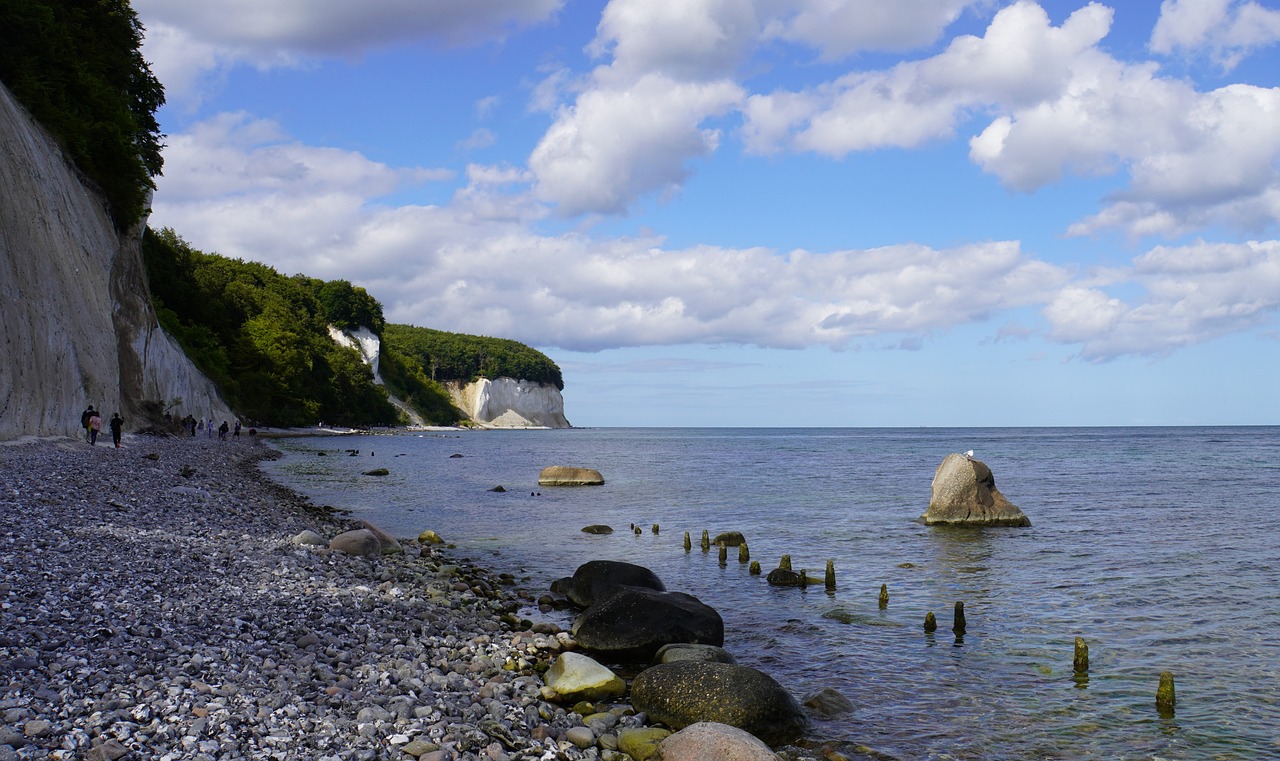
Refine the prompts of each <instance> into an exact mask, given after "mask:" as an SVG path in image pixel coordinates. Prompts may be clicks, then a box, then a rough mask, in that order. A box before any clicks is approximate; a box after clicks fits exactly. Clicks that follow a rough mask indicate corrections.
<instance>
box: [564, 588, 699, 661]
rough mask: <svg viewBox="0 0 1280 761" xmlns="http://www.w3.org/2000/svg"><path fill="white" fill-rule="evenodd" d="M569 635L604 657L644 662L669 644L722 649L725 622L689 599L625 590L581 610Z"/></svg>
mask: <svg viewBox="0 0 1280 761" xmlns="http://www.w3.org/2000/svg"><path fill="white" fill-rule="evenodd" d="M570 634H572V635H573V638H574V640H575V641H577V643H578V645H579V646H581V647H582V648H584V649H586V650H588V651H591V652H593V653H597V654H600V655H602V656H605V657H607V658H610V659H614V660H619V661H628V660H644V661H647V660H650V659H652V658H653V656H654V654H655V653H657V652H658V650H659V648H661V647H662V646H663V645H669V644H671V643H673V642H691V643H695V644H707V645H717V646H721V645H724V621H723V619H721V618H720V614H719V613H717V612H716V610H715V609H714V608H712V607H711V606H709V605H704V604H703V603H702V602H701V601H699V600H698V598H696V597H694V596H693V595H690V594H685V593H684V592H662V591H658V590H656V589H648V588H644V587H626V586H624V587H617V588H615V589H614V590H613V591H612V592H610V593H609V594H607V595H605V596H604V597H600V598H597V599H596V602H595V604H594V605H592V606H591V607H589V608H587V609H586V610H584V611H582V613H580V614H579V615H578V617H577V618H576V619H574V622H573V627H572V628H571V629H570Z"/></svg>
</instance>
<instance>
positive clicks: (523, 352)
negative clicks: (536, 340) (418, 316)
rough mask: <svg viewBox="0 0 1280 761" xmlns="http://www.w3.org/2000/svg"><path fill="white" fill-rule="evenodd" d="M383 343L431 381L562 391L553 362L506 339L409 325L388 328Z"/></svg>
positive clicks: (561, 382) (557, 369)
mask: <svg viewBox="0 0 1280 761" xmlns="http://www.w3.org/2000/svg"><path fill="white" fill-rule="evenodd" d="M382 338H383V343H384V344H385V345H387V346H390V347H391V348H393V349H394V350H395V351H396V352H398V353H400V354H403V355H406V356H409V357H412V358H413V359H414V360H415V361H416V362H418V363H419V364H420V365H421V367H422V369H423V371H424V372H425V373H427V375H428V376H429V377H430V378H431V379H432V380H437V381H451V380H456V381H463V382H470V381H474V380H477V379H479V378H517V379H524V380H529V381H533V382H535V383H549V384H554V385H555V387H556V388H558V389H560V390H561V391H563V390H564V379H563V378H562V377H561V375H560V368H559V367H558V366H557V365H556V363H555V362H552V361H551V359H550V358H549V357H548V356H547V355H545V354H543V353H542V352H540V351H537V350H536V349H532V348H530V347H528V346H525V345H524V344H522V343H518V342H516V341H511V340H508V339H505V338H489V337H486V336H469V335H464V334H462V333H447V332H445V331H442V330H432V329H430V328H418V327H414V326H412V325H388V326H387V328H386V330H385V331H383V333H382Z"/></svg>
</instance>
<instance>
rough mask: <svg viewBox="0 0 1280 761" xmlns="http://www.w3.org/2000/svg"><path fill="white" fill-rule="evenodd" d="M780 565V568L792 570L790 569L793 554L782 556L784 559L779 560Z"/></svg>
mask: <svg viewBox="0 0 1280 761" xmlns="http://www.w3.org/2000/svg"><path fill="white" fill-rule="evenodd" d="M778 567H779V568H785V569H786V570H788V571H790V570H791V556H790V555H783V556H782V559H781V560H779V561H778Z"/></svg>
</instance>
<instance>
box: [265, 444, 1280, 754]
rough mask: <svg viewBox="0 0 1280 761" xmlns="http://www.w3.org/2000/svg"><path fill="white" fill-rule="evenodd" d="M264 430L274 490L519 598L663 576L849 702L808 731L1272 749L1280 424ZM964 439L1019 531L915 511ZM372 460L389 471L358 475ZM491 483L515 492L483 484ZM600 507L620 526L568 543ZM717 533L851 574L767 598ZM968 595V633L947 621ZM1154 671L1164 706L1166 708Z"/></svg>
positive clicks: (911, 740) (803, 677) (981, 750)
mask: <svg viewBox="0 0 1280 761" xmlns="http://www.w3.org/2000/svg"><path fill="white" fill-rule="evenodd" d="M275 444H276V446H278V447H279V448H280V449H281V450H283V451H284V452H285V453H286V456H285V457H284V458H282V459H281V460H279V461H277V462H274V463H271V464H269V465H268V466H267V470H268V472H269V473H270V474H271V475H272V476H273V477H275V478H276V479H277V480H279V481H281V482H283V483H286V484H288V485H289V486H292V487H294V488H295V489H297V490H299V491H301V492H303V493H305V494H308V495H309V496H311V497H312V498H313V499H314V500H315V501H317V502H319V503H321V504H327V505H332V506H334V507H341V508H346V509H349V510H351V511H353V512H354V513H355V514H356V515H357V516H359V517H365V518H368V519H369V520H371V521H373V522H375V523H377V524H379V525H381V526H382V527H383V528H385V529H387V530H388V531H390V532H391V533H393V534H396V535H399V536H416V535H417V534H418V532H419V531H421V530H422V529H426V528H432V529H435V530H436V531H438V532H439V533H440V534H441V535H443V536H444V537H445V538H446V539H448V540H449V541H452V542H456V543H457V544H458V545H459V548H460V550H459V553H460V554H462V555H465V556H467V557H470V558H471V559H472V560H474V561H476V562H478V563H479V564H481V565H484V566H485V567H488V568H490V569H492V570H494V571H506V572H511V573H515V574H516V575H517V576H520V577H522V578H523V577H527V581H525V582H523V584H524V586H526V587H527V588H529V589H531V590H546V589H547V587H548V586H549V585H550V583H551V581H552V580H553V579H555V578H557V577H560V576H567V575H569V574H571V573H572V572H573V570H574V568H576V567H577V566H578V565H579V564H580V563H583V562H585V561H587V560H592V559H597V558H603V559H613V560H626V561H629V562H634V563H638V564H641V565H644V566H647V567H649V568H651V569H653V570H654V571H655V572H656V573H657V574H658V575H659V576H660V577H661V578H662V579H663V581H664V582H665V583H666V585H667V588H668V589H671V590H675V591H682V592H689V593H691V594H693V595H695V596H697V597H698V598H699V599H701V600H702V601H703V602H704V603H707V604H709V605H711V606H712V607H714V608H716V610H718V611H719V612H720V614H721V615H722V616H723V618H724V621H725V646H726V648H728V649H729V650H730V651H731V652H733V653H734V654H735V656H736V657H737V658H738V660H739V662H740V663H743V664H745V665H749V666H754V667H756V668H759V669H761V670H763V671H765V672H767V673H769V674H771V675H772V676H774V677H775V678H776V679H778V681H780V682H781V683H782V684H783V685H785V686H786V687H787V688H788V689H789V690H790V691H791V692H792V693H793V694H795V695H796V696H797V697H803V696H804V695H806V694H808V693H809V692H812V691H815V690H817V689H820V688H822V687H834V688H836V689H838V690H839V691H840V692H842V693H843V694H845V695H846V696H847V697H849V698H850V699H851V700H852V701H853V703H854V705H855V706H856V710H855V711H854V712H853V713H852V714H850V715H846V716H843V717H841V718H840V719H839V720H836V721H831V722H825V723H821V724H818V725H816V726H815V728H814V732H813V735H814V736H815V737H817V738H819V739H824V740H828V739H833V740H846V741H850V742H856V743H862V744H865V745H868V746H870V747H872V748H874V749H876V750H879V751H882V752H885V753H888V754H891V755H893V756H896V757H898V758H902V759H1156V758H1159V759H1171V760H1172V759H1267V758H1271V759H1276V758H1280V428H1276V427H1263V428H1248V427H1243V428H1240V427H1232V428H997V429H973V428H965V429H936V428H934V429H899V428H890V429H856V428H853V429H776V428H770V429H746V428H720V429H679V428H673V429H654V428H631V429H617V428H614V429H574V430H559V431H477V432H445V433H436V432H425V433H401V434H392V435H379V436H352V437H342V438H304V439H286V440H277V441H276V442H275ZM346 449H358V450H359V451H360V455H359V456H358V457H349V456H346V454H345V452H344V451H343V450H346ZM967 449H974V450H976V454H975V457H976V458H977V459H980V460H982V461H983V462H985V463H986V464H987V465H989V466H990V467H991V470H992V472H993V473H994V474H995V478H996V485H997V486H998V487H999V488H1000V490H1001V491H1002V492H1003V493H1004V495H1005V496H1006V497H1007V498H1008V499H1009V500H1010V501H1011V502H1013V503H1014V504H1016V505H1018V506H1019V507H1021V508H1022V510H1023V511H1024V512H1025V513H1026V514H1027V515H1028V517H1030V518H1031V522H1032V527H1031V528H1023V529H1016V528H1004V529H973V530H968V529H966V530H957V529H943V528H929V527H925V526H922V525H920V524H918V523H915V522H914V521H915V519H917V518H918V517H920V515H921V514H922V513H923V512H924V510H925V508H926V507H927V505H928V501H929V486H930V481H931V480H932V478H933V473H934V470H935V469H936V468H937V466H938V464H939V463H940V462H941V461H942V458H943V457H945V456H946V455H947V454H948V453H949V452H962V451H965V450H967ZM320 450H324V451H327V452H328V453H329V456H327V457H320V456H318V455H317V452H318V451H320ZM454 454H460V455H462V457H451V455H454ZM371 455H372V456H371ZM546 465H576V466H583V467H591V468H596V469H598V470H600V471H601V472H602V473H603V474H604V476H605V480H606V482H607V483H606V484H605V485H604V486H601V487H580V488H558V489H557V488H544V487H539V486H537V476H538V472H539V470H541V469H542V467H544V466H546ZM373 467H386V468H388V469H390V471H391V475H390V476H388V477H384V478H374V477H367V476H361V475H360V473H361V472H362V471H365V470H369V469H371V468H373ZM497 485H502V486H504V487H505V488H506V489H507V490H508V491H507V492H506V493H496V492H491V491H488V490H489V489H490V488H492V487H494V486H497ZM533 492H538V493H540V496H534V495H533V494H532V493H533ZM593 523H606V524H609V525H611V526H613V527H614V529H615V530H616V533H614V534H612V535H607V536H593V535H587V534H583V533H581V531H580V529H581V528H582V527H583V526H586V525H588V524H593ZM633 523H634V524H637V525H640V526H643V527H644V532H643V533H642V534H641V535H638V536H637V535H634V534H633V533H632V532H631V531H630V530H629V529H630V526H631V524H633ZM655 523H656V524H659V525H660V527H661V531H660V533H658V534H656V535H655V534H654V533H652V532H651V530H650V526H651V525H652V524H655ZM704 530H707V531H709V532H710V533H711V535H712V536H714V535H715V534H717V533H719V532H722V531H729V530H736V531H741V532H742V533H743V534H745V535H746V537H747V540H748V543H749V545H750V550H751V557H752V558H753V559H758V560H760V562H761V565H762V566H763V567H764V569H765V572H766V573H767V571H768V570H769V569H771V568H774V567H776V566H777V564H778V560H779V558H780V557H781V556H782V555H783V554H789V555H791V558H792V565H793V566H794V567H795V568H796V569H797V570H799V569H800V568H807V569H809V570H810V572H811V573H812V574H814V575H817V576H819V577H821V575H822V572H823V569H824V567H825V565H826V562H827V561H828V560H834V561H835V568H836V573H837V581H838V587H837V589H836V590H835V591H834V592H829V591H827V590H825V589H823V587H822V586H821V585H818V586H816V587H810V588H808V589H806V590H800V589H782V588H774V587H770V586H769V585H768V584H767V583H766V582H765V581H764V579H763V578H762V577H753V576H750V575H749V574H748V572H747V565H746V564H741V563H739V562H738V557H737V553H736V551H734V550H732V549H731V550H730V552H729V557H728V562H727V563H726V564H725V565H724V566H721V565H720V563H719V562H718V553H717V552H716V550H715V549H712V551H711V552H709V553H703V552H701V551H700V549H699V547H698V540H699V538H700V537H701V535H702V532H703V531H704ZM686 531H687V532H689V534H690V535H691V537H692V540H693V545H694V546H693V551H692V552H690V553H686V552H685V551H684V549H683V546H682V545H683V537H684V532H686ZM881 584H887V585H888V591H889V595H890V601H889V605H888V607H887V608H886V609H883V610H882V609H880V607H879V605H878V602H877V597H878V595H879V591H880V585H881ZM957 601H963V602H964V603H965V612H966V614H967V619H968V631H967V633H966V634H965V635H964V637H963V638H962V639H957V638H956V637H955V636H954V635H953V634H952V633H951V631H950V629H951V618H952V610H953V607H954V605H955V603H956V602H957ZM929 611H933V612H934V613H935V614H936V615H937V617H938V620H939V624H940V625H939V629H938V631H937V632H936V633H935V634H932V635H926V634H925V633H924V631H923V627H922V623H923V620H924V616H925V613H926V612H929ZM557 615H559V614H557ZM552 620H557V619H554V618H553V619H552ZM557 622H558V623H562V624H566V625H567V619H564V620H557ZM1076 636H1081V637H1084V638H1085V640H1086V641H1087V642H1088V644H1089V654H1090V660H1091V668H1090V671H1089V673H1088V676H1087V677H1085V678H1079V677H1076V676H1075V675H1074V674H1073V672H1072V654H1073V642H1074V640H1075V637H1076ZM1166 670H1168V671H1171V672H1173V673H1174V675H1175V677H1176V684H1177V700H1178V703H1177V711H1176V714H1175V715H1174V716H1173V717H1171V718H1170V717H1161V716H1160V715H1159V714H1158V712H1157V710H1156V707H1155V692H1156V686H1157V683H1158V681H1159V675H1160V672H1162V671H1166Z"/></svg>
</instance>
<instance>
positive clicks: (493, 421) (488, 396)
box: [329, 325, 572, 428]
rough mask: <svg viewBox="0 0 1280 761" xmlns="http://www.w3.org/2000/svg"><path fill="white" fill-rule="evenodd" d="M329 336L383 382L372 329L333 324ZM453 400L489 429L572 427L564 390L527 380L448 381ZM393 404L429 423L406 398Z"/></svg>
mask: <svg viewBox="0 0 1280 761" xmlns="http://www.w3.org/2000/svg"><path fill="white" fill-rule="evenodd" d="M329 336H330V337H331V338H332V339H333V340H334V341H336V342H337V343H339V344H341V345H343V346H349V347H351V348H353V349H355V350H356V351H358V352H360V356H361V357H362V358H363V359H364V361H365V364H367V365H369V367H370V368H371V369H372V370H373V379H374V381H375V382H376V383H378V384H381V383H382V378H381V377H380V376H379V375H378V359H379V357H380V356H381V354H382V342H381V341H380V340H379V339H378V337H377V336H376V335H374V334H373V332H372V331H370V330H369V329H368V328H366V327H363V326H361V327H360V328H359V329H357V330H354V331H352V330H341V329H339V328H337V327H335V326H333V325H330V326H329ZM443 385H444V387H445V390H447V391H448V392H449V397H450V398H451V399H452V400H453V405H454V406H455V407H457V408H458V409H459V410H461V411H462V414H463V415H465V416H466V417H467V418H468V419H469V420H471V422H473V423H475V424H477V425H480V426H483V427H485V428H571V427H572V426H570V425H569V421H568V420H566V419H565V416H564V397H562V396H561V395H560V389H558V388H556V387H555V386H552V385H548V384H545V383H531V382H530V381H527V380H515V379H513V378H498V379H497V380H489V379H488V378H481V379H480V380H478V381H475V382H474V383H461V382H458V381H448V382H446V383H444V384H443ZM388 398H389V399H390V400H391V403H392V404H394V405H396V407H397V408H398V409H399V410H400V411H401V412H403V413H405V415H406V417H407V418H408V419H409V424H410V425H417V426H423V425H425V424H426V423H425V422H424V421H423V420H422V418H421V417H420V416H419V415H418V414H417V413H416V412H414V411H413V409H412V408H410V407H409V406H408V405H406V404H405V403H404V402H403V401H401V400H399V399H397V398H395V397H394V396H392V395H390V394H388Z"/></svg>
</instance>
